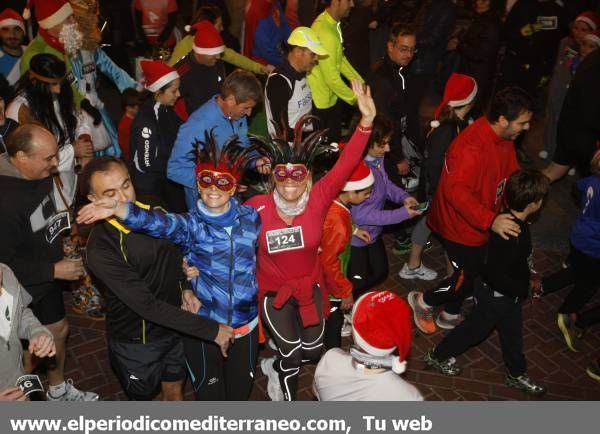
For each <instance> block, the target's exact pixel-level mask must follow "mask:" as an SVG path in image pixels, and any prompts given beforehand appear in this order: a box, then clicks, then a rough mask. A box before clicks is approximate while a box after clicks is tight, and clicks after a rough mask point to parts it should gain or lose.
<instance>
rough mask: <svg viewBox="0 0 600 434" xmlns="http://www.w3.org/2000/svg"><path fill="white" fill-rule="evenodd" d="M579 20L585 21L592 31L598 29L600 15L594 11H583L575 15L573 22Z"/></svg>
mask: <svg viewBox="0 0 600 434" xmlns="http://www.w3.org/2000/svg"><path fill="white" fill-rule="evenodd" d="M577 21H581V22H582V23H586V24H587V25H588V26H590V28H591V29H592V32H595V31H596V30H599V29H600V15H598V14H597V13H596V12H592V11H585V12H582V13H580V14H579V15H577V18H575V22H577Z"/></svg>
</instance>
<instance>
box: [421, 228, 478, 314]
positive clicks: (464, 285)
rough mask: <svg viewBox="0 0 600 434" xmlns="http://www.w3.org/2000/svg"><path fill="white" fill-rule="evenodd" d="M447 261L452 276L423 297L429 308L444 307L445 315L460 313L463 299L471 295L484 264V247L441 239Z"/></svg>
mask: <svg viewBox="0 0 600 434" xmlns="http://www.w3.org/2000/svg"><path fill="white" fill-rule="evenodd" d="M442 242H443V244H444V247H445V248H446V254H447V255H448V259H450V262H451V263H452V270H453V272H452V276H450V277H449V278H446V279H444V280H442V281H441V282H440V283H439V284H438V287H437V288H434V289H430V290H429V291H427V292H425V294H424V295H423V300H424V301H425V303H427V304H428V305H429V306H440V305H445V310H446V312H447V313H449V314H452V315H456V314H458V313H460V309H461V307H462V304H463V301H464V300H465V298H467V297H470V296H471V295H473V287H474V285H475V280H476V279H478V278H480V277H481V274H482V271H483V266H484V263H485V254H486V248H485V246H479V247H471V246H465V245H463V244H458V243H454V242H452V241H448V240H445V239H442Z"/></svg>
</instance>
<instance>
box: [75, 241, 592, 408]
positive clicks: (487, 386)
mask: <svg viewBox="0 0 600 434" xmlns="http://www.w3.org/2000/svg"><path fill="white" fill-rule="evenodd" d="M386 237H387V236H386ZM386 242H387V243H388V244H389V242H390V239H389V238H388V239H386ZM562 257H563V255H562V254H560V253H558V252H552V251H545V250H538V251H536V254H535V259H536V264H537V268H538V271H539V272H541V273H542V274H545V273H548V272H550V271H552V270H554V269H556V268H557V267H559V266H560V263H561V261H562ZM389 259H390V275H389V277H388V279H387V281H386V282H385V283H384V284H383V285H381V286H380V287H381V288H388V289H392V290H394V291H396V292H397V293H398V294H400V295H402V296H406V294H408V292H409V291H410V290H412V289H416V288H419V289H426V288H428V287H430V286H432V285H433V284H432V283H428V282H421V281H404V280H402V279H400V278H398V275H397V273H398V271H399V269H400V267H401V266H402V264H403V263H404V258H401V257H396V256H394V255H393V254H391V253H390V254H389ZM424 262H425V263H426V264H427V265H428V266H431V267H434V268H435V269H436V270H437V271H438V272H442V271H443V269H444V265H443V264H444V259H443V251H442V249H441V248H440V247H439V245H437V244H436V245H434V248H432V249H431V250H430V251H429V252H426V254H425V259H424ZM564 295H565V290H563V291H562V292H559V293H557V294H552V295H550V296H548V297H545V298H544V299H542V300H541V301H540V302H538V303H537V304H535V305H532V304H531V303H529V302H527V303H526V304H525V308H524V315H523V316H524V318H525V324H524V341H525V350H526V356H527V361H528V364H529V373H530V374H531V376H532V377H534V378H536V379H539V380H542V381H543V382H544V383H545V384H546V385H547V387H548V393H547V395H546V396H545V397H544V399H547V400H600V385H599V384H598V383H596V382H594V381H593V380H591V379H590V378H589V377H588V376H587V375H586V374H585V367H586V366H587V365H588V364H589V363H590V362H591V361H592V360H593V359H594V358H595V357H600V335H598V333H597V330H595V333H594V330H592V331H590V332H588V333H587V334H586V337H585V339H584V344H583V351H582V352H580V353H572V352H570V351H568V349H567V348H566V346H565V345H564V343H563V341H562V340H561V337H560V334H559V331H558V328H557V327H556V325H555V312H556V309H557V308H558V305H559V304H560V302H561V301H562V298H563V297H564ZM65 300H66V301H67V304H70V300H69V294H67V293H65ZM595 302H596V303H598V302H600V298H599V297H596V299H595ZM68 312H69V314H68V316H69V320H70V322H71V336H70V338H69V343H68V355H67V365H66V375H67V377H71V378H73V379H74V381H75V382H76V385H77V386H78V387H80V388H82V389H89V390H93V391H95V392H98V393H100V395H101V396H102V398H103V399H106V400H123V399H126V397H125V395H124V393H123V391H122V390H121V388H120V386H119V384H118V382H117V380H116V378H115V376H114V374H113V373H112V370H111V368H110V364H109V361H108V356H107V353H106V347H105V341H104V323H103V322H98V321H93V320H90V319H88V318H87V317H84V316H81V315H77V314H75V313H72V312H71V310H70V308H69V309H68ZM443 333H444V332H437V333H436V334H434V335H432V336H424V335H422V334H420V333H419V332H418V331H415V335H414V339H413V345H412V350H411V353H410V357H409V361H408V362H409V363H408V372H407V373H406V374H405V376H406V379H407V380H408V381H410V382H413V383H414V384H415V385H417V387H419V389H420V390H421V392H422V393H423V395H424V396H425V398H426V399H427V400H514V399H528V398H527V397H526V396H525V395H523V394H521V393H520V392H518V391H515V390H512V389H509V388H507V387H505V386H504V384H503V373H504V368H503V363H502V357H501V352H500V348H499V342H498V339H497V337H496V336H493V337H491V338H490V339H489V340H488V341H486V342H485V343H484V344H482V345H480V346H479V347H476V348H473V349H471V350H470V351H468V352H467V353H466V354H464V355H462V356H460V357H458V362H459V363H460V364H461V365H462V366H463V367H464V368H465V369H464V372H463V374H462V375H461V376H459V377H455V378H448V377H445V376H443V375H440V374H437V373H435V372H432V371H429V370H425V369H424V366H423V363H422V362H421V360H420V359H421V357H422V356H423V354H424V352H425V351H427V350H428V349H429V348H430V347H432V346H434V345H435V344H436V343H437V342H439V341H440V340H441V338H442V336H443ZM344 344H345V345H349V344H350V339H349V338H347V339H345V340H344ZM271 354H272V351H271V350H269V349H268V348H266V349H263V350H262V351H261V352H260V355H259V356H260V357H268V356H270V355H271ZM313 371H314V367H306V368H304V369H303V371H302V375H301V378H300V390H299V394H298V396H299V399H301V400H312V399H314V397H313V395H312V392H311V381H312V373H313ZM186 391H187V393H186V398H187V399H193V395H192V393H191V389H190V386H189V384H188V385H187V388H186ZM265 391H266V378H265V377H264V376H263V375H262V373H261V372H260V368H259V369H258V377H257V381H256V383H255V387H254V389H253V391H252V394H251V399H252V400H264V399H265V397H266V392H265Z"/></svg>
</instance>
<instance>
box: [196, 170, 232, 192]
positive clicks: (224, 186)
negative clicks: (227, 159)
mask: <svg viewBox="0 0 600 434" xmlns="http://www.w3.org/2000/svg"><path fill="white" fill-rule="evenodd" d="M198 184H199V185H200V188H210V187H211V186H213V185H214V186H215V187H217V188H218V189H219V190H221V191H222V192H224V193H228V192H230V191H231V190H233V189H234V188H235V185H236V182H235V178H234V177H233V176H232V175H231V174H229V173H223V172H213V171H212V170H203V171H201V172H200V173H199V174H198Z"/></svg>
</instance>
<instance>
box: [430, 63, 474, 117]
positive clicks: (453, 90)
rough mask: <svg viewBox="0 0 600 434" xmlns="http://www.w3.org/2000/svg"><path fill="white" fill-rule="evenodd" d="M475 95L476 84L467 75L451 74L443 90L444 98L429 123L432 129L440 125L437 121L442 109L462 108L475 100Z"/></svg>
mask: <svg viewBox="0 0 600 434" xmlns="http://www.w3.org/2000/svg"><path fill="white" fill-rule="evenodd" d="M476 95H477V82H476V81H475V79H474V78H473V77H471V76H469V75H464V74H457V73H456V72H454V73H452V75H450V77H449V78H448V81H447V82H446V87H445V88H444V97H443V98H442V102H440V105H438V107H437V109H436V110H435V114H434V118H435V120H433V121H431V126H432V128H436V127H438V126H439V125H440V123H439V121H438V120H437V119H438V118H439V117H440V113H441V112H442V110H443V109H444V107H446V106H449V107H462V106H465V105H467V104H469V103H470V102H472V101H473V100H474V99H475V96H476Z"/></svg>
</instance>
